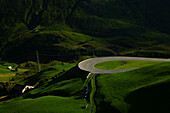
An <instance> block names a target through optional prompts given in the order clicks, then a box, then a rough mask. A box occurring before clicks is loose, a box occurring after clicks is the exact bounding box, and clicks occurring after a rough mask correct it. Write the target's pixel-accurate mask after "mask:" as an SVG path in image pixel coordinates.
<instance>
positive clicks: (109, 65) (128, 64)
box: [95, 60, 162, 70]
mask: <svg viewBox="0 0 170 113" xmlns="http://www.w3.org/2000/svg"><path fill="white" fill-rule="evenodd" d="M161 62H162V61H135V60H127V61H126V60H125V61H122V60H118V61H107V62H101V63H98V64H96V65H95V67H96V68H98V69H105V70H116V69H129V68H139V67H145V66H149V65H153V64H155V65H156V64H158V65H159V63H161Z"/></svg>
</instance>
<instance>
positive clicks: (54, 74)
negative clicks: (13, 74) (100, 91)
mask: <svg viewBox="0 0 170 113" xmlns="http://www.w3.org/2000/svg"><path fill="white" fill-rule="evenodd" d="M75 65H76V64H70V63H63V62H58V61H53V62H50V63H49V64H46V65H45V64H44V65H42V66H43V68H44V67H46V69H44V70H42V71H41V72H39V73H36V74H34V75H32V76H30V77H26V78H25V79H20V80H18V79H16V80H15V79H14V80H15V81H14V82H13V83H15V84H25V85H33V86H35V89H33V90H31V91H29V92H26V93H24V94H22V95H19V96H18V97H15V98H13V99H12V100H8V101H5V102H2V103H0V112H2V113H4V112H6V113H22V112H23V111H25V110H27V113H31V112H58V113H61V112H62V113H67V112H71V113H84V112H87V111H88V110H89V108H87V109H85V106H86V104H88V99H87V100H86V99H83V97H84V86H85V85H88V81H87V82H85V79H86V76H87V74H88V73H87V72H84V71H81V70H79V68H78V67H77V66H75ZM22 66H24V64H22ZM23 76H24V74H23ZM85 83H87V84H85ZM11 87H12V86H11ZM89 93H90V90H89ZM1 101H2V100H1ZM10 104H12V106H11V105H10ZM63 106H64V107H63ZM89 106H90V105H89ZM16 107H17V109H16ZM30 107H31V109H30ZM42 107H43V108H42ZM65 107H67V109H65Z"/></svg>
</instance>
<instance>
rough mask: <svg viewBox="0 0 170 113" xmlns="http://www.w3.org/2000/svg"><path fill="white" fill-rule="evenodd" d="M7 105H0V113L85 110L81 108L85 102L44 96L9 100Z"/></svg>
mask: <svg viewBox="0 0 170 113" xmlns="http://www.w3.org/2000/svg"><path fill="white" fill-rule="evenodd" d="M8 103H11V104H10V105H9V104H8ZM8 103H4V104H0V112H1V113H85V109H82V108H81V107H84V106H85V105H86V100H84V99H83V100H75V99H74V97H71V98H68V97H59V96H44V97H40V98H36V99H22V100H15V101H13V100H10V101H8Z"/></svg>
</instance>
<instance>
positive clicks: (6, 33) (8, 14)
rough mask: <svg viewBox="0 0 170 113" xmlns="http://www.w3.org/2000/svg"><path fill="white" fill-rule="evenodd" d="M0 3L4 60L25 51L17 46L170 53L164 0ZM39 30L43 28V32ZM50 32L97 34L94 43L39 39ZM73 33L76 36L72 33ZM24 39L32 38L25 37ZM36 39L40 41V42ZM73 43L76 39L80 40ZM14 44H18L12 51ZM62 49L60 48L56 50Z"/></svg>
mask: <svg viewBox="0 0 170 113" xmlns="http://www.w3.org/2000/svg"><path fill="white" fill-rule="evenodd" d="M0 4H1V5H0V6H1V7H0V16H1V18H0V31H2V32H0V40H1V43H0V50H1V53H2V54H0V55H1V56H2V57H3V59H4V58H6V57H8V59H9V58H11V57H12V55H15V54H14V53H17V54H16V55H18V56H19V55H22V54H26V52H27V51H25V52H23V51H24V50H21V49H20V48H25V49H26V50H28V51H29V50H35V49H36V50H38V49H40V50H41V49H45V50H51V51H53V52H56V51H58V49H59V50H61V51H69V52H67V54H68V53H75V54H74V55H79V54H81V55H84V54H87V53H88V54H93V53H92V48H95V51H97V52H96V54H97V55H99V56H104V55H115V54H114V52H116V53H118V54H120V55H131V56H150V57H167V56H169V54H170V53H169V44H170V42H169V40H170V39H169V37H170V36H169V35H166V34H164V33H167V34H168V33H169V31H167V29H169V26H170V25H169V24H168V23H169V18H170V17H169V16H168V14H169V7H168V6H169V1H168V0H163V1H162V0H161V1H160V0H157V1H153V0H149V1H148V2H147V1H143V0H134V1H125V0H109V1H108V0H104V1H103V0H102V1H101V0H86V1H85V0H83V1H81V0H64V1H63V0H57V1H55V0H50V1H48V0H40V1H33V0H29V1H27V0H19V1H17V2H15V0H10V1H9V0H1V1H0ZM7 7H8V8H7ZM39 31H43V32H44V34H42V32H41V33H39ZM46 31H47V32H46ZM49 31H51V32H49ZM54 31H72V32H71V33H73V32H81V33H85V34H88V35H90V36H93V37H94V36H95V37H100V39H99V40H98V41H97V42H95V43H96V44H95V45H94V44H93V45H88V44H85V45H83V44H82V43H81V44H80V43H79V42H80V41H77V38H76V40H74V41H67V42H65V41H64V42H63V43H60V44H58V43H53V41H54V42H55V41H56V40H53V39H51V38H50V39H48V41H47V40H46V39H44V38H47V37H53V38H54V37H56V35H55V36H54ZM30 32H33V33H30ZM161 32H162V33H161ZM56 34H60V35H61V34H63V35H64V36H62V37H65V38H68V39H69V37H72V36H71V35H70V33H68V32H67V33H66V32H64V33H56ZM68 34H69V36H68ZM75 34H76V33H75ZM65 35H66V36H65ZM79 35H80V34H79ZM81 35H82V34H81ZM42 37H43V39H42ZM57 37H58V35H57ZM60 37H61V36H60ZM75 37H79V36H77V34H76V35H75ZM80 37H82V36H80ZM83 37H84V36H83ZM28 38H29V40H32V42H30V41H28ZM39 38H41V39H42V40H41V41H39ZM86 38H87V37H86ZM72 39H73V38H72ZM35 40H36V41H35ZM62 41H63V40H62ZM9 42H11V43H9ZM72 42H78V43H79V44H80V45H79V44H78V43H77V44H75V43H72ZM83 43H84V42H83ZM101 43H102V44H101ZM35 44H36V45H35ZM54 44H55V45H54ZM23 45H24V46H23ZM31 45H32V47H31ZM97 45H98V46H97ZM56 46H57V47H56ZM72 46H73V47H72ZM80 46H85V47H80ZM87 46H90V47H87ZM96 46H97V47H96ZM15 47H16V48H17V49H15V51H13V48H15ZM85 48H86V49H85ZM141 48H142V50H141ZM70 49H71V50H70ZM76 49H78V50H76ZM17 50H18V51H17ZM19 51H21V52H19ZM75 51H78V52H75ZM80 51H84V52H83V53H81V52H80ZM87 51H88V52H87ZM62 54H63V53H60V52H59V55H62ZM74 55H73V56H74ZM69 56H71V55H69ZM67 59H68V58H67Z"/></svg>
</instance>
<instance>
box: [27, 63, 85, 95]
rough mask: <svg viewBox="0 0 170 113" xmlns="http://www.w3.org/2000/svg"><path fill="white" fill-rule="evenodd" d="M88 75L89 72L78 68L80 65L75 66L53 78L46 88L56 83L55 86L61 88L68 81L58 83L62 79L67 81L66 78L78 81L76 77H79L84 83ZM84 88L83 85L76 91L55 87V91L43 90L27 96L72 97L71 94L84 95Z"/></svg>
mask: <svg viewBox="0 0 170 113" xmlns="http://www.w3.org/2000/svg"><path fill="white" fill-rule="evenodd" d="M87 75H88V72H85V71H82V70H80V69H79V68H78V66H75V67H73V68H71V69H70V70H68V71H66V72H64V73H63V74H62V75H61V76H59V77H57V78H55V79H53V80H52V81H51V82H49V83H48V84H47V85H46V86H45V88H48V87H50V86H52V85H54V84H56V87H54V88H59V87H62V86H64V85H66V84H67V83H62V84H61V86H60V85H57V83H59V82H61V81H65V80H72V81H71V82H77V80H75V79H76V78H79V79H80V80H82V83H84V81H85V80H86V76H87ZM59 84H60V83H59ZM39 87H41V86H39ZM72 87H74V86H72ZM83 88H84V86H83V85H82V87H81V88H80V89H76V90H75V91H72V89H67V88H66V89H54V90H53V91H50V92H44V93H42V92H41V93H36V94H33V95H32V94H29V95H27V96H25V97H26V98H37V97H40V96H46V95H55V96H63V97H70V96H76V97H82V91H83ZM73 89H74V88H73ZM70 91H71V92H70Z"/></svg>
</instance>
